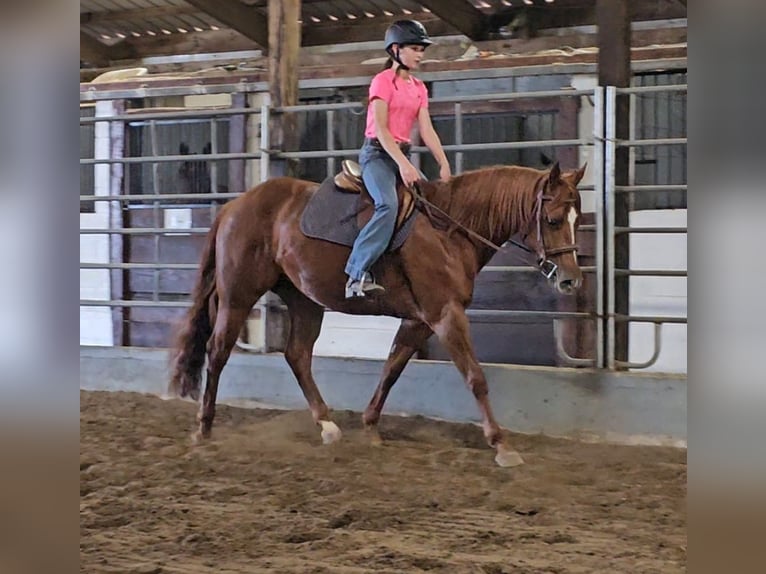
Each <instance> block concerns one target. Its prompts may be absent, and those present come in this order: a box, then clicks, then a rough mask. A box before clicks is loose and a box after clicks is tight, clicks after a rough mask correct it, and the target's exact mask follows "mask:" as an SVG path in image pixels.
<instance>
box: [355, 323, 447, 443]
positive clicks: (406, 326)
mask: <svg viewBox="0 0 766 574" xmlns="http://www.w3.org/2000/svg"><path fill="white" fill-rule="evenodd" d="M432 332H433V331H431V328H430V327H429V326H428V325H426V324H425V323H423V322H421V321H414V320H410V319H405V320H403V321H402V324H401V325H400V326H399V330H398V331H397V332H396V336H395V337H394V342H393V345H392V346H391V352H390V353H389V354H388V359H386V364H385V365H383V373H382V374H381V377H380V382H379V383H378V386H377V388H376V389H375V393H374V394H373V395H372V399H371V400H370V404H369V405H367V409H366V410H365V411H364V415H363V416H362V420H363V421H364V426H365V428H366V429H367V431H368V433H369V434H370V438H371V440H372V442H373V444H380V443H381V442H382V441H381V439H380V435H379V434H378V421H379V420H380V413H381V411H382V410H383V404H384V403H385V402H386V398H387V397H388V393H389V392H390V391H391V387H393V386H394V383H396V381H397V380H398V379H399V375H401V374H402V371H403V370H404V367H406V366H407V363H408V362H409V360H410V359H411V358H412V356H413V355H414V354H415V352H416V351H417V350H418V349H419V348H420V346H421V345H422V344H423V341H425V340H426V339H427V338H428V337H429V336H430V335H431V333H432Z"/></svg>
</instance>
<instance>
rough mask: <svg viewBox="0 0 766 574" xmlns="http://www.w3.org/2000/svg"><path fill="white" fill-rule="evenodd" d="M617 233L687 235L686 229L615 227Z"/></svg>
mask: <svg viewBox="0 0 766 574" xmlns="http://www.w3.org/2000/svg"><path fill="white" fill-rule="evenodd" d="M614 232H615V234H617V233H688V231H687V229H686V227H615V228H614Z"/></svg>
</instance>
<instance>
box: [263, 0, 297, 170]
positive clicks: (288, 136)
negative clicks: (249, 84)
mask: <svg viewBox="0 0 766 574" xmlns="http://www.w3.org/2000/svg"><path fill="white" fill-rule="evenodd" d="M300 15H301V2H300V0H269V95H270V97H271V105H272V107H275V108H279V107H282V106H292V105H296V104H297V103H298V70H299V65H298V54H299V52H300V41H301V36H300V32H301V27H300V24H299V23H298V21H299V20H300ZM295 115H296V114H294V113H284V114H275V115H273V116H272V118H271V121H270V122H269V148H270V149H281V150H285V151H292V150H293V149H296V148H297V143H298V142H297V141H296V140H295V136H296V135H297V132H298V130H297V129H296V126H297V122H296V117H295ZM273 163H274V164H275V167H276V168H277V171H281V170H283V171H282V173H281V174H280V175H285V174H286V173H287V172H289V171H292V169H291V168H294V167H295V166H292V165H290V166H288V164H289V163H290V162H286V161H283V160H280V161H276V162H273ZM270 175H276V173H272V174H270Z"/></svg>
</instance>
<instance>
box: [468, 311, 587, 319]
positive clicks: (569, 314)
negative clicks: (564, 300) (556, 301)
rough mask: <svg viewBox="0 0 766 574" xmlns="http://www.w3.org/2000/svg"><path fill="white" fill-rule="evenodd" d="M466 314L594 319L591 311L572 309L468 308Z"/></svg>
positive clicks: (501, 316)
mask: <svg viewBox="0 0 766 574" xmlns="http://www.w3.org/2000/svg"><path fill="white" fill-rule="evenodd" d="M466 315H468V316H469V317H488V318H498V319H515V318H519V317H529V318H538V319H565V318H572V319H574V318H579V319H595V318H596V317H595V316H594V315H593V314H592V313H577V312H574V311H534V310H531V311H527V310H522V309H468V310H466Z"/></svg>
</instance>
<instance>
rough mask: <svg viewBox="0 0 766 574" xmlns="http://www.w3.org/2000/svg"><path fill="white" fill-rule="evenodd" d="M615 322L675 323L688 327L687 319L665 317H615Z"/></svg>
mask: <svg viewBox="0 0 766 574" xmlns="http://www.w3.org/2000/svg"><path fill="white" fill-rule="evenodd" d="M614 320H615V321H618V322H620V323H673V324H676V325H686V323H687V318H686V317H663V316H656V317H650V316H640V315H615V316H614Z"/></svg>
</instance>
